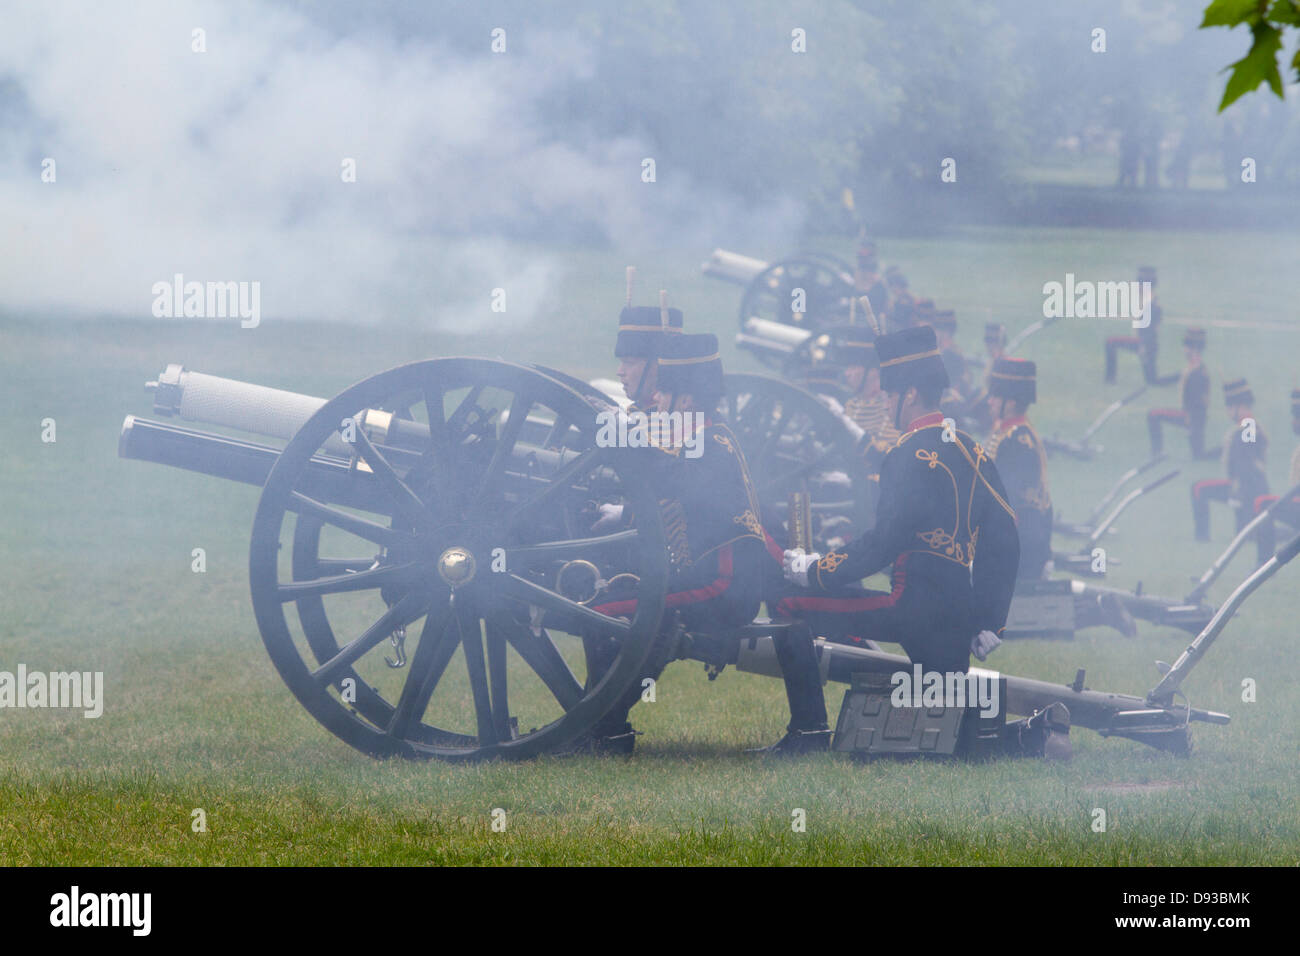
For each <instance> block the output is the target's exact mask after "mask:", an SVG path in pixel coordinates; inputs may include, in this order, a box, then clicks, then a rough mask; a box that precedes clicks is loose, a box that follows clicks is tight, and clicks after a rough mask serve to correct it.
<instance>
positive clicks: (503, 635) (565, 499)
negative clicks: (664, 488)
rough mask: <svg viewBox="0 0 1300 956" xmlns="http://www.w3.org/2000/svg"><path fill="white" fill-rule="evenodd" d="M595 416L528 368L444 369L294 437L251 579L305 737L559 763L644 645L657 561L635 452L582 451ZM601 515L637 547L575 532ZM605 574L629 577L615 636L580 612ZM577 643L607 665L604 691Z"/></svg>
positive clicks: (323, 416) (370, 391)
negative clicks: (630, 602)
mask: <svg viewBox="0 0 1300 956" xmlns="http://www.w3.org/2000/svg"><path fill="white" fill-rule="evenodd" d="M370 409H395V410H398V414H394V415H392V416H391V417H390V416H389V415H387V414H383V413H376V412H373V411H367V410H370ZM602 410H603V409H602V408H601V407H600V406H599V403H598V402H595V401H593V400H592V396H590V395H585V396H584V395H581V394H579V393H577V392H575V391H574V390H572V389H571V388H569V387H567V386H566V385H564V384H562V383H561V382H558V381H556V380H554V379H552V378H549V377H548V376H546V375H544V374H542V373H540V372H538V371H536V370H533V369H529V368H525V367H523V366H519V365H512V364H509V363H505V362H495V361H489V360H485V359H468V358H453V359H435V360H432V361H427V362H416V363H413V364H410V365H404V366H400V367H398V368H395V369H391V370H390V371H387V372H382V373H380V374H379V375H376V376H374V377H372V378H369V379H366V380H365V381H363V382H361V383H359V384H357V385H355V386H353V387H352V388H349V389H348V390H347V391H345V392H343V393H342V394H341V395H339V396H338V397H337V398H335V399H333V400H331V401H330V402H328V403H327V404H326V405H325V406H324V407H322V408H321V409H320V411H319V412H317V413H316V414H315V415H313V416H312V418H311V419H310V420H309V421H308V422H307V423H306V424H305V425H303V426H302V428H301V429H300V430H299V432H298V433H297V434H296V435H295V436H294V438H293V439H292V441H290V442H289V444H288V445H287V446H286V447H285V449H284V451H283V453H282V454H281V455H280V458H279V460H278V461H277V462H276V465H275V467H274V468H273V469H272V470H271V474H270V475H269V477H268V478H267V482H266V486H265V487H264V489H263V491H262V497H261V501H260V502H259V504H258V509H257V516H256V518H255V520H254V525H253V538H252V545H251V549H250V555H249V575H250V584H251V589H252V598H253V609H254V612H255V614H256V616H257V623H258V627H259V629H260V631H261V634H262V640H263V642H264V643H265V645H266V648H267V651H268V652H269V653H270V656H271V660H272V662H273V663H274V665H275V667H276V669H277V670H278V671H279V673H280V675H281V677H282V678H283V679H284V681H285V683H286V684H287V685H288V687H289V689H290V690H291V691H292V692H293V693H294V695H295V696H296V697H297V698H298V700H299V701H300V702H301V703H302V704H303V706H304V707H306V708H307V710H308V711H309V712H310V713H311V714H312V716H313V717H315V718H316V719H317V720H318V721H319V722H320V723H321V724H323V725H324V726H325V727H326V728H327V729H329V730H330V731H331V732H332V733H334V734H335V735H337V736H338V737H340V738H341V739H342V740H344V741H346V742H347V743H348V744H350V745H351V746H353V747H355V748H357V749H358V750H361V751H363V752H365V753H367V754H371V755H374V756H390V755H398V756H403V757H412V758H425V757H437V758H442V759H447V760H472V759H482V758H488V757H503V758H525V757H530V756H534V755H536V754H539V753H543V752H547V751H552V750H555V749H558V748H563V747H564V746H565V745H566V744H568V743H570V742H572V741H574V740H575V739H577V738H578V737H580V736H581V735H582V734H583V733H584V732H586V731H587V730H589V729H590V728H591V727H592V725H593V724H595V722H596V721H597V720H599V718H600V717H602V716H603V715H604V714H605V712H606V711H608V710H609V709H610V707H611V706H612V705H613V704H614V702H615V701H616V700H617V698H619V697H620V696H621V695H622V694H623V693H624V691H625V690H626V689H627V688H628V687H629V686H630V685H631V684H633V683H634V682H635V681H636V680H637V678H638V676H639V674H640V670H641V667H642V665H643V664H644V662H645V660H646V658H647V656H648V655H649V653H650V650H651V647H652V645H653V643H654V638H655V636H656V634H657V633H658V629H659V624H660V618H661V615H662V612H663V602H664V592H665V589H666V581H667V558H666V552H665V547H664V536H663V528H662V524H661V522H660V518H659V510H658V507H657V498H656V496H655V494H654V492H653V489H652V488H651V487H650V485H649V484H648V482H647V479H646V477H645V476H646V474H647V471H648V469H647V467H646V461H645V459H644V455H645V454H646V453H651V454H653V451H652V450H647V449H617V448H603V447H598V446H597V443H596V435H597V433H598V431H599V420H598V417H597V416H598V413H599V412H600V411H602ZM604 501H619V502H622V503H624V504H625V506H626V508H627V509H628V510H629V513H631V514H635V515H636V516H637V521H636V525H635V527H629V528H624V529H622V530H617V529H615V530H613V531H611V532H609V533H603V534H596V533H593V532H592V530H591V528H592V524H593V522H594V520H595V518H596V513H595V508H594V506H595V505H596V504H597V503H600V502H604ZM562 571H563V572H564V573H563V574H561V572H562ZM616 574H629V575H635V576H636V578H639V583H638V584H637V590H636V598H637V600H636V605H635V610H634V611H633V612H631V619H630V620H628V619H627V618H626V617H617V618H616V617H611V616H609V615H606V614H603V613H601V612H600V611H599V610H597V608H598V607H599V605H600V600H599V598H598V597H596V596H595V595H594V594H593V592H594V591H595V590H596V588H597V587H599V586H600V584H599V583H603V582H604V581H606V580H609V579H612V578H614V576H615V575H616ZM621 580H622V581H623V582H624V583H625V584H626V583H627V582H630V581H633V580H635V578H623V579H621ZM597 582H599V583H597ZM624 595H625V592H624ZM289 605H295V606H296V611H297V614H296V615H292V614H288V613H286V609H287V607H288V606H289ZM584 637H585V638H587V639H588V640H591V641H600V642H604V645H605V646H606V647H608V646H609V644H610V643H612V644H613V645H614V646H615V647H616V649H617V650H616V656H614V658H613V660H612V663H608V664H607V666H605V668H604V669H602V671H601V672H600V673H595V674H588V673H586V667H585V655H584V653H583V638H584Z"/></svg>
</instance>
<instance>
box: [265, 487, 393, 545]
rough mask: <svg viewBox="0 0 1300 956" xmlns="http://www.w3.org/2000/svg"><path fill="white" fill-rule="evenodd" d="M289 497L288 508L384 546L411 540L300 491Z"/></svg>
mask: <svg viewBox="0 0 1300 956" xmlns="http://www.w3.org/2000/svg"><path fill="white" fill-rule="evenodd" d="M289 499H290V500H289V508H290V509H291V510H293V511H296V512H298V514H300V515H303V516H304V517H308V518H316V519H318V520H320V521H323V522H325V523H326V524H331V525H333V526H334V527H336V528H341V529H342V530H344V531H347V532H348V533H349V534H354V535H356V536H357V537H358V538H364V539H365V540H367V541H373V542H374V543H375V544H379V545H383V546H384V547H385V548H393V547H398V546H400V545H401V544H402V543H404V542H407V541H410V540H411V536H410V535H407V534H403V533H402V532H400V531H394V530H393V529H392V528H386V527H384V526H383V525H381V524H377V523H375V522H374V521H370V520H369V519H367V518H359V517H357V516H356V515H352V514H348V513H347V512H346V511H340V510H339V509H338V508H335V507H333V506H332V505H327V504H322V503H321V502H319V501H317V500H316V499H315V498H308V497H307V496H306V495H304V494H303V493H302V492H299V491H294V492H291V493H290V495H289Z"/></svg>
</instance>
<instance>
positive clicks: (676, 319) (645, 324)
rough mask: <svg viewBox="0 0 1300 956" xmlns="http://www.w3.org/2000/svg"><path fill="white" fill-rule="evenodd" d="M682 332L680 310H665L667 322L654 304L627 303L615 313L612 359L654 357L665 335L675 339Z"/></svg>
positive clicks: (660, 349)
mask: <svg viewBox="0 0 1300 956" xmlns="http://www.w3.org/2000/svg"><path fill="white" fill-rule="evenodd" d="M681 331H682V310H681V309H669V310H668V325H667V326H664V324H663V312H662V311H661V310H660V309H659V307H658V306H654V305H629V306H627V307H625V308H624V309H623V311H622V312H620V313H619V316H618V339H617V340H616V341H615V342H614V357H615V358H644V359H649V358H656V357H657V356H658V355H659V354H660V353H661V351H662V348H661V343H662V342H663V340H664V339H666V338H676V337H677V336H678V335H680V334H681Z"/></svg>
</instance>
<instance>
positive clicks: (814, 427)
mask: <svg viewBox="0 0 1300 956" xmlns="http://www.w3.org/2000/svg"><path fill="white" fill-rule="evenodd" d="M724 384H725V388H726V396H725V397H724V398H723V400H722V407H721V409H720V411H721V412H722V414H723V415H725V417H726V419H727V421H728V423H729V424H730V425H731V429H732V431H734V432H735V434H736V437H737V438H738V439H739V440H740V447H741V450H742V451H743V452H744V453H745V461H746V463H747V464H748V466H749V473H750V477H751V478H752V479H753V481H754V485H755V488H756V489H757V491H758V499H759V503H760V505H761V506H762V508H763V523H764V526H765V527H767V528H768V530H769V531H771V532H772V533H773V535H774V536H777V537H778V538H779V537H780V535H779V534H778V532H779V530H780V529H781V528H783V527H784V528H786V530H787V531H788V524H787V522H788V520H789V502H790V496H791V495H792V494H793V493H795V492H802V493H804V494H806V495H808V500H809V503H810V510H811V513H812V525H811V527H812V534H813V544H814V546H815V547H817V548H818V549H819V550H823V551H824V550H826V549H827V547H828V542H833V541H834V540H835V539H840V540H848V538H849V536H851V535H853V534H856V533H861V532H862V531H863V530H865V528H866V527H867V520H868V511H867V508H868V502H869V495H870V490H869V488H868V482H867V480H866V472H865V468H864V467H863V465H862V462H861V461H860V460H858V459H857V455H856V451H855V448H856V442H855V441H854V440H853V436H852V435H850V434H849V431H848V429H846V428H845V427H844V423H843V422H841V421H840V420H839V419H838V418H837V417H836V416H835V415H833V414H832V413H831V412H830V410H829V409H828V408H826V406H825V405H823V404H822V403H821V402H820V401H818V399H817V397H816V396H815V395H813V394H812V393H810V392H807V391H805V390H804V389H801V388H797V387H795V386H794V385H791V384H790V383H789V382H784V381H782V380H781V379H778V378H772V377H770V376H767V375H754V374H749V373H732V374H728V375H726V376H724ZM782 543H786V542H782Z"/></svg>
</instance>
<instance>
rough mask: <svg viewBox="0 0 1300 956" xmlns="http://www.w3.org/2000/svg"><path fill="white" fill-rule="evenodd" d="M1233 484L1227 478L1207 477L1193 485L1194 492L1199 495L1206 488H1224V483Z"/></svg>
mask: <svg viewBox="0 0 1300 956" xmlns="http://www.w3.org/2000/svg"><path fill="white" fill-rule="evenodd" d="M1230 484H1232V482H1231V481H1229V480H1228V479H1227V478H1206V479H1205V480H1204V481H1198V482H1197V483H1196V484H1194V485H1192V494H1194V495H1199V494H1200V493H1201V492H1202V491H1204V490H1205V489H1206V488H1222V487H1223V486H1224V485H1230Z"/></svg>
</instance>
